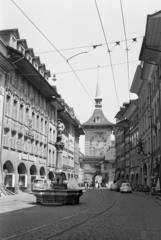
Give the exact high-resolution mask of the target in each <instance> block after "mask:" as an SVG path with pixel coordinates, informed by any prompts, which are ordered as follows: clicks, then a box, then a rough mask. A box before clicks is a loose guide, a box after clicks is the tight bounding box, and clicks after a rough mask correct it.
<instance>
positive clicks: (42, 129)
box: [41, 118, 44, 134]
mask: <svg viewBox="0 0 161 240" xmlns="http://www.w3.org/2000/svg"><path fill="white" fill-rule="evenodd" d="M43 131H44V128H43V118H41V133H42V134H43Z"/></svg>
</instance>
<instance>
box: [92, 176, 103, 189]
mask: <svg viewBox="0 0 161 240" xmlns="http://www.w3.org/2000/svg"><path fill="white" fill-rule="evenodd" d="M101 184H102V176H101V175H95V176H94V185H95V186H96V187H97V186H98V187H100V186H101Z"/></svg>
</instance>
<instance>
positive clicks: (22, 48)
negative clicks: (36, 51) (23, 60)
mask: <svg viewBox="0 0 161 240" xmlns="http://www.w3.org/2000/svg"><path fill="white" fill-rule="evenodd" d="M19 51H20V52H21V53H22V54H24V53H25V49H24V47H22V46H20V48H19Z"/></svg>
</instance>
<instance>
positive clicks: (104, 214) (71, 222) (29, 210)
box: [0, 189, 161, 240]
mask: <svg viewBox="0 0 161 240" xmlns="http://www.w3.org/2000/svg"><path fill="white" fill-rule="evenodd" d="M24 198H25V196H24ZM21 199H22V197H21ZM3 200H4V199H3ZM17 201H18V200H17ZM21 201H23V202H24V201H25V199H23V200H19V202H18V204H20V202H21ZM26 203H27V205H28V207H26V208H24V206H23V205H22V209H20V210H17V211H10V212H6V213H2V214H0V226H1V227H0V239H1V240H9V239H17V240H19V239H23V240H25V239H26V240H30V239H31V240H32V239H35V240H36V239H59V240H60V239H63V240H67V239H69V240H71V239H73V240H76V239H81V240H89V239H91V240H98V239H100V240H101V239H103V240H104V239H109V240H117V239H120V240H139V239H140V240H142V239H145V240H160V239H161V238H160V236H161V224H160V222H161V202H159V201H157V200H155V199H154V198H150V197H149V196H146V195H144V194H139V193H135V192H134V193H132V194H121V193H118V192H111V191H109V190H107V189H101V190H93V189H88V190H87V191H86V192H85V193H84V194H83V196H82V197H81V201H80V204H78V205H74V206H71V205H68V206H63V207H43V206H40V205H36V203H35V197H34V196H33V195H30V200H29V199H28V200H27V202H26ZM9 204H11V205H12V204H13V202H12V201H10V203H8V205H9ZM3 205H5V203H4V202H3V203H1V208H3ZM29 206H30V207H29ZM31 206H32V207H31Z"/></svg>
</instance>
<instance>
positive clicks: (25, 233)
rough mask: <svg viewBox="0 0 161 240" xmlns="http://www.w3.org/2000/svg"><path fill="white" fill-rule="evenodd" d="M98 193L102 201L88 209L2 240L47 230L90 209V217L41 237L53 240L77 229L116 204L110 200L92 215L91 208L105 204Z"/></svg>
mask: <svg viewBox="0 0 161 240" xmlns="http://www.w3.org/2000/svg"><path fill="white" fill-rule="evenodd" d="M100 195H101V197H102V201H101V202H99V203H98V204H94V205H93V206H92V207H90V208H88V209H84V210H83V211H81V212H78V213H76V214H74V215H69V216H67V217H65V218H63V219H61V220H59V221H58V222H56V223H55V221H52V222H50V223H49V224H46V225H43V226H42V225H41V226H39V227H37V228H34V229H31V230H28V231H25V232H21V233H19V234H16V235H13V236H10V237H7V238H3V240H12V239H17V238H18V239H20V237H25V236H27V235H28V234H34V233H36V232H37V231H41V230H43V229H44V230H47V228H51V227H52V226H53V227H55V225H56V224H57V225H58V224H61V223H62V224H63V222H64V221H69V220H72V219H73V218H77V219H79V216H81V214H86V213H90V211H91V216H90V217H88V218H86V219H84V220H82V221H81V222H79V223H76V224H74V225H72V226H71V225H70V226H69V227H67V228H66V229H63V230H62V231H58V232H56V233H53V235H51V236H50V237H45V236H44V238H43V239H44V240H53V239H55V238H57V237H59V236H61V235H63V234H65V233H67V232H70V231H72V230H74V229H77V228H78V227H80V226H82V225H84V224H86V223H87V222H89V221H91V220H93V219H95V218H97V217H99V216H101V215H103V214H104V213H107V212H108V211H109V210H110V209H111V208H112V207H113V206H114V205H115V204H116V202H117V200H115V201H114V202H112V203H111V204H110V205H109V206H108V207H106V208H104V209H103V210H102V211H99V212H97V213H96V214H94V215H92V211H93V209H96V208H98V207H99V206H100V205H103V204H105V203H106V202H107V199H106V198H105V196H104V195H103V194H101V193H100Z"/></svg>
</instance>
